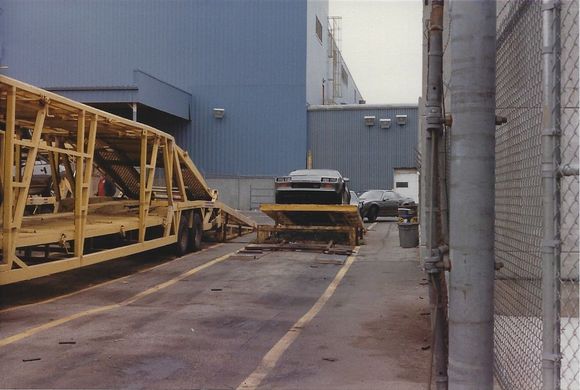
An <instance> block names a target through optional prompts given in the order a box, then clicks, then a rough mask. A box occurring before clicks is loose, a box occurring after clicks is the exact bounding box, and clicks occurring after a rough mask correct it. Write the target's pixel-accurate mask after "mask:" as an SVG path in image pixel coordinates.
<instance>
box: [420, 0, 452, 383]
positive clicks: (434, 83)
mask: <svg viewBox="0 0 580 390" xmlns="http://www.w3.org/2000/svg"><path fill="white" fill-rule="evenodd" d="M443 6H444V2H443V0H432V1H431V13H430V17H429V39H428V54H427V55H428V57H427V58H428V60H427V89H426V91H425V94H426V99H425V125H426V126H425V129H426V132H425V138H424V141H425V149H424V150H425V152H426V155H425V159H424V162H423V163H424V164H427V169H426V171H427V177H426V178H425V182H424V183H425V184H426V187H427V188H426V189H425V198H426V200H427V210H426V217H427V218H426V219H427V221H426V222H427V227H426V229H425V233H426V247H427V248H426V249H427V257H426V259H425V263H424V266H425V270H426V272H427V273H428V274H429V283H430V286H429V303H430V305H431V322H432V323H431V326H432V330H433V331H432V333H433V334H432V335H431V337H432V339H433V342H432V344H433V360H434V361H433V366H434V372H435V382H436V389H437V390H447V388H448V378H447V310H446V306H447V300H446V297H447V294H446V291H445V290H446V284H445V274H444V272H443V271H444V268H443V267H439V266H437V264H439V256H437V253H436V252H437V251H438V247H439V241H440V240H441V238H442V236H444V235H442V234H441V232H440V231H439V230H438V224H437V216H438V212H439V211H440V203H439V193H438V188H439V182H438V151H439V146H438V141H439V139H440V138H441V136H442V133H443V109H442V106H443V101H442V99H443Z"/></svg>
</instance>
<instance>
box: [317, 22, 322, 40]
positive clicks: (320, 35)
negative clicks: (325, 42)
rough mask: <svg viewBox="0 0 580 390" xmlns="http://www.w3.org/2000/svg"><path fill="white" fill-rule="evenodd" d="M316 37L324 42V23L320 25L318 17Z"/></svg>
mask: <svg viewBox="0 0 580 390" xmlns="http://www.w3.org/2000/svg"><path fill="white" fill-rule="evenodd" d="M316 36H317V37H318V39H319V40H320V42H322V23H320V20H319V19H318V16H317V17H316Z"/></svg>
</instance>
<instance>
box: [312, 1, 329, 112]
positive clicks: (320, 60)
mask: <svg viewBox="0 0 580 390" xmlns="http://www.w3.org/2000/svg"><path fill="white" fill-rule="evenodd" d="M306 14H307V20H306V102H307V103H308V104H310V105H319V104H324V103H325V102H323V99H322V90H323V88H322V86H323V85H324V87H325V90H328V89H332V84H331V82H329V81H328V74H327V73H328V0H309V1H308V5H307V12H306ZM316 18H318V20H319V21H320V23H321V24H322V40H320V39H318V36H317V35H316ZM327 92H328V91H327ZM327 92H326V93H327ZM327 96H328V95H327ZM325 100H326V99H325Z"/></svg>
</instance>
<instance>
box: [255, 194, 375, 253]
mask: <svg viewBox="0 0 580 390" xmlns="http://www.w3.org/2000/svg"><path fill="white" fill-rule="evenodd" d="M260 210H261V211H262V212H263V213H264V214H266V215H267V216H269V217H270V218H272V219H273V220H274V225H273V226H272V225H259V226H258V228H257V232H258V237H257V243H258V244H263V243H267V242H269V241H271V240H272V239H276V238H279V237H283V236H294V237H296V236H298V237H302V238H303V237H307V238H314V239H316V238H318V237H321V236H322V237H325V238H326V240H327V241H328V240H330V241H332V242H333V243H337V242H344V243H346V244H347V245H350V246H355V245H359V244H360V241H361V239H362V238H363V235H364V232H365V229H364V225H363V221H362V218H361V216H360V214H359V212H358V208H357V206H354V205H317V204H263V205H262V206H261V207H260Z"/></svg>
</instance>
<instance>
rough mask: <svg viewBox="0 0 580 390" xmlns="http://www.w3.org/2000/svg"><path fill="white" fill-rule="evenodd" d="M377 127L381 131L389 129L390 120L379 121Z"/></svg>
mask: <svg viewBox="0 0 580 390" xmlns="http://www.w3.org/2000/svg"><path fill="white" fill-rule="evenodd" d="M379 126H380V127H381V129H388V128H389V127H391V119H389V118H386V119H379Z"/></svg>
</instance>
